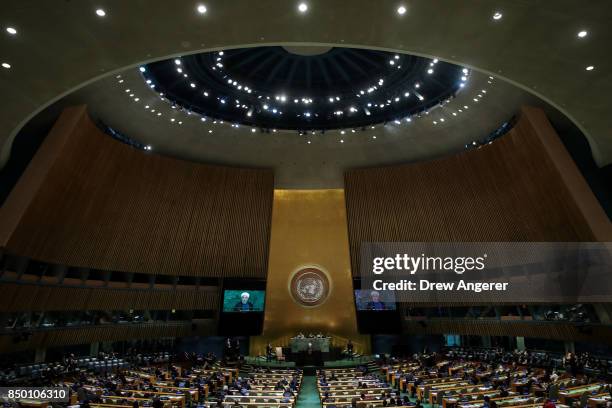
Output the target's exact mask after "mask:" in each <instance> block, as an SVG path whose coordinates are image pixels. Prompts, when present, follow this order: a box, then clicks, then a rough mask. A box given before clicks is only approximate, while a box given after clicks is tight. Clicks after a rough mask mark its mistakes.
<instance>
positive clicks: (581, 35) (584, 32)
mask: <svg viewBox="0 0 612 408" xmlns="http://www.w3.org/2000/svg"><path fill="white" fill-rule="evenodd" d="M7 31H8V28H7ZM588 34H589V33H588V32H587V31H586V30H582V31H579V32H578V38H584V37H586V36H587V35H588Z"/></svg>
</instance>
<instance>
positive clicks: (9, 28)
mask: <svg viewBox="0 0 612 408" xmlns="http://www.w3.org/2000/svg"><path fill="white" fill-rule="evenodd" d="M6 32H7V33H9V34H10V35H15V34H17V30H16V29H15V28H13V27H6Z"/></svg>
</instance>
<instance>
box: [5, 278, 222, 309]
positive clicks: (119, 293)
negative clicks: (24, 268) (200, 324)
mask: <svg viewBox="0 0 612 408" xmlns="http://www.w3.org/2000/svg"><path fill="white" fill-rule="evenodd" d="M0 288H1V289H2V293H3V294H4V295H3V296H0V310H2V311H4V312H21V311H39V312H46V311H82V310H129V309H134V310H170V309H176V310H216V309H217V308H218V306H219V305H218V304H219V294H218V292H219V291H218V290H217V288H214V287H213V288H211V289H209V290H153V289H109V288H79V287H69V286H63V287H62V286H51V285H36V284H14V283H3V284H2V285H0Z"/></svg>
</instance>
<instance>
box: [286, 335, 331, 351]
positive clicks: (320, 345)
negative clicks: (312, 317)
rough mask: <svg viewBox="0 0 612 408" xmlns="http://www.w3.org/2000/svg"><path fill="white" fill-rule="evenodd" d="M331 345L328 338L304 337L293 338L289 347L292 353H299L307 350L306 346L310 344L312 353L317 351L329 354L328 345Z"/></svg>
mask: <svg viewBox="0 0 612 408" xmlns="http://www.w3.org/2000/svg"><path fill="white" fill-rule="evenodd" d="M330 343H331V338H330V337H304V338H298V337H293V338H292V339H291V340H290V341H289V344H290V346H291V352H292V353H299V352H302V351H307V350H308V344H312V348H311V350H312V351H319V352H321V353H329V345H330Z"/></svg>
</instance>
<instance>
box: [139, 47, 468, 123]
mask: <svg viewBox="0 0 612 408" xmlns="http://www.w3.org/2000/svg"><path fill="white" fill-rule="evenodd" d="M140 71H141V72H142V75H143V76H144V79H145V80H146V82H147V84H149V85H150V86H151V87H153V88H154V89H155V90H156V91H157V92H158V93H159V94H160V96H162V97H163V98H164V99H167V100H168V101H170V102H171V103H172V104H173V105H174V106H175V107H176V108H178V109H184V110H188V111H190V112H193V113H197V114H199V115H202V116H205V117H209V118H212V119H217V120H224V121H229V122H232V123H236V124H242V125H247V126H254V127H258V128H261V129H264V130H266V131H269V130H270V129H291V130H300V131H311V130H328V129H340V128H349V127H356V128H359V127H364V126H370V125H373V124H378V123H384V122H389V121H392V120H397V119H405V118H408V117H411V116H413V115H416V114H418V113H421V112H424V111H426V110H428V109H429V108H431V107H433V106H435V105H438V104H440V103H443V102H444V101H445V100H448V99H450V98H452V97H454V96H455V94H456V93H457V92H458V91H459V90H460V89H461V87H463V86H465V84H466V81H467V80H468V77H469V70H468V69H467V68H463V67H459V66H457V65H453V64H449V63H445V62H441V61H439V60H438V59H428V58H422V57H417V56H413V55H407V54H397V53H389V52H383V51H377V50H368V49H355V48H323V49H321V48H315V49H313V47H309V48H306V49H304V50H301V49H300V47H293V48H289V49H286V48H283V47H255V48H243V49H233V50H228V51H218V52H210V53H202V54H195V55H188V56H183V57H178V58H172V59H169V60H165V61H160V62H156V63H153V64H148V65H144V66H141V67H140Z"/></svg>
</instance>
